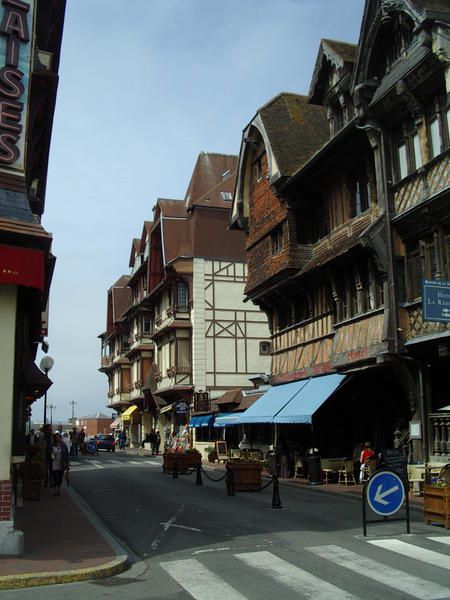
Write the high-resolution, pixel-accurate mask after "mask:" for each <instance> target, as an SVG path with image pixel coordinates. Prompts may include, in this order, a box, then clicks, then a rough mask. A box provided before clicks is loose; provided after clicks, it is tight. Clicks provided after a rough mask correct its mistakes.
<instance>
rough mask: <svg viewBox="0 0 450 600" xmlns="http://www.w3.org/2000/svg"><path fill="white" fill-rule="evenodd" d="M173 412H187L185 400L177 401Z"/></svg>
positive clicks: (187, 407)
mask: <svg viewBox="0 0 450 600" xmlns="http://www.w3.org/2000/svg"><path fill="white" fill-rule="evenodd" d="M175 412H176V413H177V414H179V415H180V414H186V413H187V412H189V405H188V404H187V402H184V401H181V402H178V404H177V405H176V407H175Z"/></svg>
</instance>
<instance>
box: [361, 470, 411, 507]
mask: <svg viewBox="0 0 450 600" xmlns="http://www.w3.org/2000/svg"><path fill="white" fill-rule="evenodd" d="M366 498H367V503H368V504H369V506H370V508H371V509H372V510H373V511H374V512H375V513H377V514H378V515H382V516H383V517H388V516H389V515H393V514H394V513H396V512H397V511H398V510H399V509H400V508H401V507H402V506H403V503H404V501H405V486H404V485H403V481H402V479H401V478H400V477H399V476H398V475H397V473H394V472H393V471H377V472H376V473H374V474H373V475H372V477H371V478H370V479H369V481H368V482H367V484H366Z"/></svg>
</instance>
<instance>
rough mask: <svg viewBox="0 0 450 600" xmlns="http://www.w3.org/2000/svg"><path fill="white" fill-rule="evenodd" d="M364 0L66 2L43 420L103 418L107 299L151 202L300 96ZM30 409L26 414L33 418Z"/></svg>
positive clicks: (176, 192)
mask: <svg viewBox="0 0 450 600" xmlns="http://www.w3.org/2000/svg"><path fill="white" fill-rule="evenodd" d="M363 5H364V2H363V0H68V2H67V12H66V21H65V28H64V36H63V46H62V54H61V65H60V84H59V91H58V99H57V107H56V113H55V121H54V128H53V138H52V147H51V154H50V165H49V173H48V183H47V197H46V207H45V214H44V217H43V224H44V226H45V227H46V229H47V230H48V231H51V232H52V233H53V235H54V243H53V252H54V254H56V256H57V258H58V260H57V263H56V271H55V275H54V279H53V284H52V290H51V298H50V320H49V338H48V341H49V344H50V351H49V354H50V355H51V356H52V357H53V358H54V360H55V365H54V367H53V369H52V371H51V373H50V377H51V379H52V380H53V381H54V385H53V387H51V388H50V390H49V393H48V402H49V403H52V404H56V409H55V411H54V413H53V414H54V421H55V420H56V421H57V420H60V419H66V418H67V417H69V416H70V414H71V407H70V406H69V402H70V401H72V400H75V401H76V402H77V406H76V415H77V416H82V415H86V414H88V413H92V412H98V411H103V412H105V413H106V414H109V413H110V411H109V410H107V409H106V408H105V403H106V393H107V379H106V376H105V375H103V374H101V373H99V371H98V367H99V364H100V341H99V340H98V339H97V336H98V334H99V333H101V332H102V331H103V330H104V329H105V323H106V292H107V289H108V288H109V287H110V286H111V285H112V283H114V281H115V280H116V279H117V278H118V277H119V276H120V275H121V274H123V273H128V270H129V269H128V260H129V255H130V249H131V240H132V238H133V237H138V236H140V234H141V230H142V224H143V221H144V220H145V219H147V220H150V219H151V216H152V212H151V210H152V207H153V205H154V202H155V199H156V198H157V197H165V198H183V197H184V193H185V190H186V188H187V185H188V183H189V178H190V175H191V173H192V169H193V167H194V164H195V160H196V158H197V155H198V153H199V152H201V151H209V152H223V153H227V154H237V153H238V151H239V144H240V136H241V132H242V129H243V128H244V126H245V125H246V124H247V123H248V122H249V121H250V120H251V118H252V117H253V116H254V114H255V112H256V110H257V108H258V107H259V106H261V105H263V104H265V103H266V102H267V101H268V100H269V99H270V98H272V97H273V96H275V95H276V94H278V93H279V92H281V91H286V92H296V93H307V92H308V89H309V83H310V80H311V75H312V71H313V68H314V63H315V60H316V56H317V50H318V47H319V42H320V39H321V38H322V37H323V38H331V39H338V40H344V41H349V42H357V40H358V36H359V30H360V25H361V18H362V12H363ZM42 405H43V401H38V402H37V403H36V404H35V405H34V407H33V418H35V419H39V418H42Z"/></svg>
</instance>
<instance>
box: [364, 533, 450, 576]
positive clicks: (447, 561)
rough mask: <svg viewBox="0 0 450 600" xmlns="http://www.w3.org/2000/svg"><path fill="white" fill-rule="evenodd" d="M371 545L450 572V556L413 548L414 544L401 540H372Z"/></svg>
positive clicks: (416, 547)
mask: <svg viewBox="0 0 450 600" xmlns="http://www.w3.org/2000/svg"><path fill="white" fill-rule="evenodd" d="M369 544H373V545H374V546H378V547H380V548H383V549H384V550H391V551H392V552H397V554H402V555H403V556H408V558H414V559H415V560H420V561H421V562H425V563H428V564H429V565H434V566H435V567H440V568H441V569H447V570H448V571H450V556H445V555H444V554H440V553H439V552H435V551H434V550H427V549H426V548H419V547H418V546H413V544H408V543H406V542H402V541H401V540H370V541H369Z"/></svg>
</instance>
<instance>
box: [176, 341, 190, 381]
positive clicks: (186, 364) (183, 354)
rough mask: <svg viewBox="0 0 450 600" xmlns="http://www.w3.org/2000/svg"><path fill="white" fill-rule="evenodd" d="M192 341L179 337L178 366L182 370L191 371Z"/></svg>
mask: <svg viewBox="0 0 450 600" xmlns="http://www.w3.org/2000/svg"><path fill="white" fill-rule="evenodd" d="M190 350H191V343H190V340H189V339H177V363H176V364H177V368H178V369H179V370H180V371H181V372H185V373H186V372H190V370H191V369H190V367H191V359H190Z"/></svg>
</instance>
